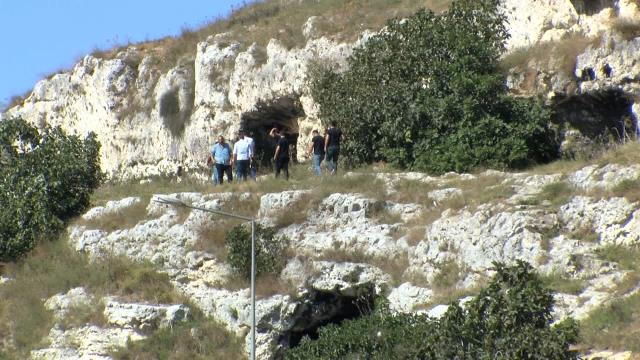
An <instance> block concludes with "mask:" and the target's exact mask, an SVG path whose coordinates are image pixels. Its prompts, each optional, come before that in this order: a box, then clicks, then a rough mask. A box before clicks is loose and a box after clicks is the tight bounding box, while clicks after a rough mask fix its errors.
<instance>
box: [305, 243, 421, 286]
mask: <svg viewBox="0 0 640 360" xmlns="http://www.w3.org/2000/svg"><path fill="white" fill-rule="evenodd" d="M315 260H324V261H332V262H350V263H358V264H369V265H372V266H375V267H377V268H379V269H380V270H382V271H383V272H385V273H386V274H388V275H390V276H391V279H392V281H393V285H396V286H397V285H400V284H401V283H402V282H404V281H407V280H406V279H405V271H406V270H407V268H408V267H409V257H408V255H407V254H406V253H402V254H399V255H395V256H393V257H379V256H373V255H369V254H366V253H365V252H364V251H362V250H360V249H356V250H351V249H349V250H347V249H344V248H340V247H339V246H335V247H334V248H332V249H325V250H324V251H323V252H322V253H321V254H320V255H318V257H316V259H315Z"/></svg>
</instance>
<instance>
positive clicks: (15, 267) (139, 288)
mask: <svg viewBox="0 0 640 360" xmlns="http://www.w3.org/2000/svg"><path fill="white" fill-rule="evenodd" d="M4 274H5V275H6V276H9V277H10V278H12V279H14V280H13V281H11V282H10V283H8V284H5V285H3V286H2V287H0V299H1V300H0V303H2V310H3V311H1V313H0V333H1V334H9V333H10V334H12V336H13V340H14V344H13V348H12V350H11V353H12V354H13V355H14V356H15V357H16V358H26V355H27V354H28V352H29V351H30V350H32V349H34V348H36V347H37V346H39V345H41V340H42V339H43V338H44V336H45V335H46V334H47V333H48V332H49V329H50V328H51V326H52V325H53V318H52V314H51V313H50V312H49V311H48V310H46V309H45V307H44V300H46V299H47V298H49V297H51V296H53V295H55V294H57V293H61V292H66V291H68V290H70V289H72V288H74V287H78V286H83V287H85V288H87V289H88V290H89V292H91V293H93V294H94V295H96V297H101V296H104V295H106V294H109V295H116V296H121V297H123V298H124V299H127V300H131V301H149V302H156V303H157V302H169V303H175V302H181V301H182V300H183V299H182V297H181V296H179V295H178V294H177V293H176V292H175V289H174V288H173V285H172V284H171V283H170V282H169V277H168V276H167V275H166V274H162V273H158V272H157V271H156V270H155V268H154V267H153V266H152V265H150V264H142V263H136V262H133V261H131V260H128V259H126V258H123V257H109V258H107V259H104V260H100V261H96V262H91V263H90V262H89V260H88V259H87V258H86V257H85V256H84V255H82V254H79V253H77V252H75V251H74V250H73V249H71V248H70V247H69V245H68V243H67V240H66V239H60V240H57V241H52V242H46V243H43V244H41V245H39V246H38V247H37V248H36V249H35V250H34V251H32V252H31V253H30V254H29V255H28V256H27V257H25V258H24V259H22V260H20V261H18V262H16V263H10V264H6V266H5V269H4ZM99 313H100V307H95V308H93V311H91V309H78V312H77V313H75V314H72V317H71V318H70V319H69V324H75V323H78V322H82V321H90V322H97V323H100V322H101V321H102V320H100V316H101V315H100V314H99Z"/></svg>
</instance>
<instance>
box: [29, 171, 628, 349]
mask: <svg viewBox="0 0 640 360" xmlns="http://www.w3.org/2000/svg"><path fill="white" fill-rule="evenodd" d="M345 179H353V180H354V181H357V182H358V183H359V184H365V185H366V186H367V187H369V188H372V187H375V188H376V189H378V188H379V189H378V190H379V191H376V192H375V194H373V193H371V192H366V193H358V192H337V193H333V194H331V195H329V196H326V197H320V198H319V199H318V201H310V197H309V196H311V195H312V194H314V191H318V190H317V189H316V190H314V189H311V188H309V189H300V190H290V191H283V192H273V193H263V194H262V195H260V196H259V197H258V198H257V199H253V197H255V196H256V194H257V193H253V194H251V193H243V194H238V193H226V192H222V193H215V192H214V193H193V192H190V193H175V194H163V195H155V196H154V197H153V198H151V199H150V200H143V199H141V198H138V197H129V198H124V199H119V200H114V201H110V202H108V203H107V204H106V205H105V206H101V207H96V208H93V209H91V210H90V211H88V212H87V213H86V214H84V215H83V219H81V220H80V221H79V222H78V223H77V224H75V225H73V226H71V227H70V228H69V230H68V231H69V234H70V235H69V240H68V241H69V243H70V244H71V246H72V247H74V248H75V249H76V250H77V251H80V252H83V253H86V254H88V255H89V256H90V257H93V258H99V257H103V256H106V255H109V254H116V255H124V256H127V257H129V258H132V259H135V260H137V261H149V262H151V263H153V264H155V265H156V266H157V267H158V268H159V269H160V271H162V272H164V273H167V274H168V275H169V276H170V279H171V283H172V284H173V285H174V287H175V288H176V289H177V290H178V291H179V292H180V293H181V294H183V295H184V296H185V297H186V298H187V299H189V300H190V302H191V304H193V305H195V306H197V307H198V308H199V309H201V310H202V311H204V312H205V313H206V314H207V315H210V316H211V317H213V318H214V319H216V320H217V321H220V322H221V323H222V324H224V326H225V327H226V328H227V329H228V330H230V331H231V332H232V333H234V334H236V336H238V337H240V338H243V339H244V340H245V344H246V349H248V346H249V340H250V336H248V335H247V334H248V330H249V327H250V292H249V289H248V288H247V287H246V284H244V285H240V286H237V285H235V286H234V285H233V273H232V271H231V269H230V268H229V265H228V263H227V262H226V261H224V256H225V255H224V250H223V249H222V248H216V247H215V246H209V248H208V249H206V250H198V243H200V244H202V243H203V242H204V243H211V242H213V241H215V240H214V239H213V238H211V237H208V236H207V235H206V234H207V233H206V230H204V229H211V228H215V227H218V226H220V227H224V226H225V225H224V219H220V218H219V217H214V216H211V215H210V214H208V213H205V212H201V211H195V210H194V211H188V210H187V211H185V210H184V209H180V208H176V207H173V206H169V205H164V204H160V203H158V202H156V201H154V200H156V199H158V198H160V197H164V198H177V199H180V200H182V201H184V202H185V203H189V204H193V205H194V206H199V207H205V208H210V209H229V208H232V206H233V205H234V203H237V201H245V202H247V201H248V202H252V201H255V204H256V205H257V207H258V208H259V210H258V212H257V217H258V219H259V221H260V222H261V223H263V224H276V226H278V228H279V230H278V233H279V234H280V235H286V236H287V237H288V238H289V239H290V240H291V244H290V250H289V253H288V254H287V259H288V260H287V264H286V267H285V269H284V270H283V271H282V272H281V273H280V274H279V276H278V277H277V278H276V279H275V280H273V279H271V280H270V279H269V278H268V277H267V278H265V277H261V278H259V279H258V282H259V283H260V284H259V285H261V286H262V287H264V286H265V283H266V284H267V285H266V286H269V285H268V284H269V283H272V284H273V283H275V284H279V285H278V286H273V285H272V287H271V289H270V290H259V299H258V302H257V343H258V351H257V354H258V358H259V359H271V358H274V357H275V358H278V356H279V355H280V354H281V353H282V351H283V349H284V348H286V347H288V346H295V344H296V343H297V342H298V341H299V339H300V338H301V337H302V336H303V335H311V334H313V333H314V332H315V331H316V329H317V327H318V326H320V325H322V324H326V323H328V322H337V321H340V320H342V319H345V318H350V317H354V316H359V314H360V312H359V311H361V309H360V308H357V307H356V305H357V304H358V302H362V301H365V302H366V301H369V300H367V299H372V298H373V297H374V296H383V297H386V298H387V299H388V300H389V303H390V306H391V308H392V309H394V310H396V311H402V312H426V313H428V314H429V315H431V316H436V317H437V316H440V315H442V314H443V313H444V311H445V310H446V308H447V307H446V305H439V304H442V302H444V301H446V299H447V298H450V299H457V298H463V297H464V296H466V295H468V294H473V293H474V291H476V290H474V289H477V288H478V286H481V285H482V284H483V282H484V281H485V280H486V279H487V277H488V276H490V273H491V271H490V268H491V264H492V262H493V261H513V260H516V259H523V260H526V261H528V262H530V263H532V264H533V265H534V266H535V267H536V269H537V270H538V271H539V272H540V273H541V274H543V275H544V276H546V277H547V278H553V279H561V280H562V281H564V282H567V283H570V284H571V286H567V287H564V288H560V289H557V293H556V294H555V301H556V306H555V310H554V313H555V318H556V319H562V318H564V317H566V316H572V317H574V318H576V319H578V320H581V319H585V318H586V317H587V316H588V315H589V313H590V312H591V311H593V310H596V309H598V308H600V307H601V306H603V305H604V304H608V303H610V302H611V301H613V300H615V299H620V298H625V297H629V296H631V295H632V294H635V293H636V292H637V291H638V289H639V286H638V277H637V276H638V274H637V273H635V272H634V271H631V270H629V269H628V268H626V267H625V266H623V265H622V264H621V263H620V262H619V260H616V259H613V258H610V257H606V256H604V255H603V253H604V252H605V251H606V249H611V248H614V247H618V246H619V247H622V248H624V249H632V248H633V246H636V245H637V244H638V243H639V242H640V212H639V210H638V202H637V201H634V200H633V199H634V198H633V197H632V194H633V190H631V188H630V187H624V186H621V185H622V184H626V183H629V182H634V183H637V181H638V179H640V166H638V165H637V164H633V165H623V164H608V165H589V166H586V167H582V168H578V169H577V170H572V171H566V172H550V173H541V174H534V173H503V172H496V171H487V172H484V173H482V174H478V175H470V174H461V175H457V174H447V175H446V176H443V177H430V176H427V175H425V174H421V173H396V174H394V173H380V174H376V173H373V174H371V173H369V174H362V173H349V174H346V175H345ZM303 184H304V183H303ZM265 186H266V185H265ZM620 188H626V189H628V190H629V191H628V192H624V191H622V192H617V194H618V196H609V195H608V194H609V192H610V191H612V189H620ZM550 189H556V190H555V191H552V190H550ZM557 189H564V190H561V191H560V190H557ZM629 199H632V200H629ZM140 206H142V207H143V208H144V209H145V210H144V211H143V213H141V214H138V220H136V221H131V220H132V219H130V218H129V219H128V223H130V224H132V225H131V226H127V227H126V228H124V227H121V228H118V229H116V230H113V229H108V228H105V227H104V226H103V225H101V224H103V221H102V219H106V218H108V217H109V216H113V215H114V214H121V215H120V216H128V215H126V214H127V209H130V208H132V207H140ZM291 208H293V209H296V210H295V212H296V214H298V215H302V216H297V219H296V220H295V221H288V222H285V223H283V222H282V221H281V218H282V216H281V214H282V213H283V212H286V209H291ZM128 217H130V216H128ZM203 234H204V235H203ZM274 281H275V282H274ZM91 297H92V295H91V294H88V293H87V292H86V291H84V290H83V289H82V288H78V289H73V290H71V291H69V292H68V293H62V294H58V295H56V296H54V297H52V298H50V299H48V300H47V301H46V306H47V307H48V308H49V309H51V310H52V311H53V312H54V314H55V316H57V317H60V318H64V316H65V311H66V310H67V309H69V308H70V307H73V306H78V303H82V302H87V301H90V299H91ZM363 299H364V300H363ZM98 301H99V302H101V303H102V304H103V306H104V311H103V313H104V317H105V318H106V323H105V324H104V325H103V326H101V327H99V326H95V325H89V324H87V325H84V326H82V325H80V326H77V327H71V328H66V329H64V328H60V326H57V325H56V326H55V327H54V328H53V329H52V330H51V332H50V333H49V336H48V339H47V342H48V343H49V344H50V345H49V346H48V347H46V348H43V349H38V350H34V351H33V352H32V353H31V354H32V358H34V359H62V358H65V359H84V358H99V359H103V358H104V359H109V358H110V351H112V350H113V348H114V347H116V346H125V345H126V342H127V341H138V340H140V339H143V338H144V337H145V336H147V335H148V334H149V333H150V332H152V331H155V330H156V329H158V328H161V327H163V326H169V325H170V324H172V323H175V322H178V321H182V320H183V319H184V318H185V317H186V316H188V313H189V308H187V307H185V306H183V305H180V304H174V305H171V304H165V305H157V304H153V305H150V304H136V303H133V304H132V303H126V302H123V301H119V300H118V299H115V298H111V297H109V296H107V297H105V298H103V299H98ZM463 301H464V299H463ZM354 304H356V305H354ZM368 306H372V305H371V304H369V305H368ZM98 339H99V341H98ZM127 339H129V340H127ZM627 356H628V354H627ZM595 358H600V357H595Z"/></svg>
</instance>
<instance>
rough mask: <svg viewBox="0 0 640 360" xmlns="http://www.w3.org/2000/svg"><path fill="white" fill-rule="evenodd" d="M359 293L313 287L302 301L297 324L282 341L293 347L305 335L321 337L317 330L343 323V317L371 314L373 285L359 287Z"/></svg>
mask: <svg viewBox="0 0 640 360" xmlns="http://www.w3.org/2000/svg"><path fill="white" fill-rule="evenodd" d="M360 290H361V291H359V292H360V293H361V294H360V295H358V296H346V295H341V294H337V293H333V292H323V291H312V292H311V293H310V294H309V295H308V296H307V297H306V298H305V299H304V302H303V305H302V306H301V310H300V312H299V315H298V318H297V320H296V322H295V324H294V326H293V327H292V328H291V330H289V331H288V332H286V333H284V334H282V336H281V338H280V344H281V345H283V347H284V348H293V347H296V346H298V345H299V344H300V342H301V341H302V339H303V338H304V337H309V338H310V339H311V340H317V339H318V330H319V329H320V328H321V327H323V326H327V325H329V324H340V323H342V322H343V321H344V320H352V319H357V318H360V317H362V316H366V315H369V314H370V313H371V312H372V311H373V310H374V303H375V291H374V289H373V286H366V287H365V288H362V289H360Z"/></svg>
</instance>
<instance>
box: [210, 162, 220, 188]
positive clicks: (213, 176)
mask: <svg viewBox="0 0 640 360" xmlns="http://www.w3.org/2000/svg"><path fill="white" fill-rule="evenodd" d="M211 180H213V184H214V185H218V169H216V166H215V165H213V166H212V167H211Z"/></svg>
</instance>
